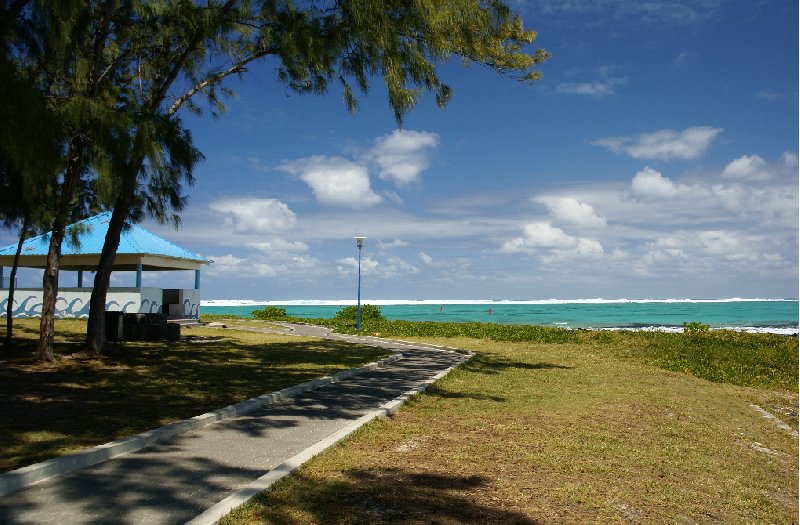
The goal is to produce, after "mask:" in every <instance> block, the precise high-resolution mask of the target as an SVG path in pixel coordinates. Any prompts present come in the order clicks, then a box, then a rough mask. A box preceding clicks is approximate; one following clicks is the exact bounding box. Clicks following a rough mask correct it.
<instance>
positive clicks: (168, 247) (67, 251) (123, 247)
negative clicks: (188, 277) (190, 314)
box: [0, 212, 211, 264]
mask: <svg viewBox="0 0 800 525" xmlns="http://www.w3.org/2000/svg"><path fill="white" fill-rule="evenodd" d="M110 219H111V212H105V213H101V214H99V215H95V216H94V217H89V218H88V219H84V220H82V221H79V222H76V223H75V224H71V225H70V226H68V227H67V233H66V235H65V236H64V241H63V242H62V244H61V256H62V257H64V256H69V255H96V254H99V253H100V252H101V251H102V249H103V243H104V242H105V238H106V232H107V231H108V222H109V220H110ZM76 227H77V228H78V231H79V233H78V241H79V243H78V244H77V245H75V244H73V243H72V242H71V240H70V239H71V235H70V231H71V230H72V229H74V228H76ZM49 245H50V233H46V234H44V235H39V236H37V237H31V238H30V239H28V240H26V241H25V243H24V244H23V245H22V252H21V254H20V255H21V256H23V257H24V256H47V251H48V247H49ZM16 251H17V244H16V243H14V244H11V245H9V246H5V247H3V248H0V256H9V255H10V256H13V255H14V254H15V253H16ZM123 254H129V255H154V256H159V257H167V258H172V259H183V260H188V261H195V262H197V263H200V264H205V263H209V262H211V261H209V260H208V259H206V258H205V257H202V256H201V255H198V254H196V253H193V252H190V251H189V250H187V249H185V248H181V247H180V246H178V245H177V244H174V243H172V242H169V241H167V240H165V239H162V238H161V237H159V236H158V235H156V234H154V233H152V232H149V231H147V230H145V229H144V228H142V227H141V226H137V225H136V224H131V225H130V227H129V228H127V229H124V230H123V231H122V234H121V236H120V241H119V248H118V249H117V256H118V258H119V256H120V255H123Z"/></svg>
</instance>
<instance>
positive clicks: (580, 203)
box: [0, 0, 798, 302]
mask: <svg viewBox="0 0 800 525" xmlns="http://www.w3.org/2000/svg"><path fill="white" fill-rule="evenodd" d="M509 5H510V6H511V7H512V8H513V9H514V10H515V11H516V12H517V13H519V14H520V15H521V16H522V19H523V21H524V23H525V25H526V27H529V28H532V29H534V30H536V31H537V33H538V37H537V39H536V41H535V43H534V44H533V46H531V51H533V50H534V49H536V48H540V47H541V48H544V49H546V50H547V51H549V52H550V53H551V55H552V58H551V59H550V60H549V61H547V62H546V63H545V64H543V65H541V66H540V67H539V71H541V73H542V75H543V76H542V79H541V80H539V81H538V82H536V83H534V84H533V85H530V84H523V83H519V82H517V81H515V80H514V79H512V78H508V77H503V76H501V75H498V74H497V73H496V72H494V71H492V70H490V69H488V68H486V67H483V66H480V65H477V64H472V65H471V66H469V67H467V68H465V67H464V66H463V64H462V63H461V61H460V60H453V61H452V62H449V63H445V64H442V65H440V68H439V71H440V76H441V78H442V80H443V81H444V82H445V83H447V84H449V85H450V86H451V87H452V89H453V98H452V100H451V102H450V103H449V104H448V106H447V107H446V108H445V109H444V110H442V109H439V108H438V107H436V104H435V101H434V100H433V96H432V95H423V97H422V98H421V100H420V102H419V104H418V106H417V107H416V108H415V109H414V110H412V111H411V112H410V113H408V115H407V116H406V117H405V120H404V122H403V127H402V129H400V128H398V126H397V124H396V122H395V120H394V117H393V113H392V111H391V109H390V108H389V105H388V102H387V99H386V92H385V89H383V87H382V86H381V85H380V79H375V81H373V83H372V85H371V89H370V92H369V94H368V95H367V96H366V97H361V99H360V106H359V109H358V112H357V113H356V114H355V115H353V114H350V113H349V112H348V111H347V108H346V106H345V104H344V101H343V98H342V94H341V90H340V89H338V88H337V87H336V86H333V87H332V88H331V90H330V92H329V93H328V94H327V95H325V96H314V95H297V94H294V93H292V92H290V91H289V90H288V89H286V88H285V87H284V86H282V85H281V84H280V83H279V82H278V81H277V76H276V70H275V64H274V63H271V62H265V63H263V64H259V65H257V66H255V67H251V68H250V70H249V71H248V73H247V74H246V75H245V77H244V78H243V79H242V80H241V81H239V80H235V81H232V82H231V83H230V84H229V86H230V87H231V88H232V89H233V90H234V91H235V92H236V93H237V98H236V99H235V100H231V101H229V102H228V104H227V105H228V111H227V113H226V114H225V115H223V116H222V117H221V118H219V119H212V118H211V117H210V115H208V112H207V114H206V116H204V117H202V118H196V117H192V116H188V115H186V116H184V122H185V123H186V124H187V125H188V127H189V128H190V129H191V131H192V134H193V137H194V140H195V143H196V145H197V147H198V148H199V149H200V150H201V151H202V152H203V154H204V156H205V160H204V161H203V162H202V163H201V164H200V165H199V166H198V168H197V169H196V172H195V178H196V182H195V185H194V186H193V187H192V188H190V189H189V191H188V196H189V199H190V200H189V202H190V203H189V206H188V207H187V209H186V210H185V211H184V212H183V214H182V217H183V225H182V227H181V229H179V230H177V231H176V230H174V229H173V228H170V227H168V226H161V225H158V224H155V223H153V222H146V223H144V224H143V226H144V227H146V228H147V229H150V230H151V231H153V232H155V233H157V234H159V235H161V236H163V237H164V238H167V239H169V240H171V241H173V242H175V243H177V244H179V245H181V246H183V247H185V248H187V249H189V250H192V251H194V252H197V253H199V254H201V255H203V256H205V257H207V258H209V259H212V260H213V261H214V262H213V264H211V265H209V266H208V267H206V268H204V269H203V272H202V277H201V288H202V296H203V299H252V300H272V301H280V300H298V299H318V300H337V299H339V300H341V299H355V295H356V288H357V267H358V257H359V253H358V250H357V248H356V244H355V241H354V240H353V237H354V236H357V235H361V236H366V237H367V238H366V240H365V242H364V247H363V250H362V252H361V274H362V301H367V302H368V301H369V299H373V300H377V299H381V300H386V299H412V300H413V299H551V298H552V299H588V298H606V299H617V298H631V299H644V298H650V299H658V298H694V299H701V298H732V297H744V298H789V297H797V296H798V5H797V2H796V1H794V0H764V1H751V0H743V1H726V0H687V1H684V0H672V1H660V0H654V1H648V2H639V1H638V0H600V1H594V0H591V1H590V0H586V1H582V0H572V1H561V0H552V1H551V0H530V1H524V0H514V1H511V2H510V3H509ZM0 241H4V242H3V244H10V243H11V242H14V235H13V232H8V231H2V232H0ZM183 274H185V275H183ZM24 279H32V280H33V281H34V284H33V285H38V284H36V283H35V281H36V280H37V279H38V281H39V283H40V282H41V281H40V277H38V276H34V277H24ZM70 279H71V277H62V281H61V282H62V285H65V286H70V285H72V284H70ZM132 280H133V277H132V275H128V274H124V273H115V274H114V275H113V276H112V285H122V286H126V285H130V282H132ZM193 283H194V275H193V274H192V273H191V272H181V274H178V273H176V272H172V273H169V274H166V273H162V274H155V273H154V274H145V276H144V284H145V285H146V286H147V285H153V286H166V287H175V286H177V287H180V286H186V287H192V286H193ZM24 285H26V283H25V282H24V281H21V282H20V286H24Z"/></svg>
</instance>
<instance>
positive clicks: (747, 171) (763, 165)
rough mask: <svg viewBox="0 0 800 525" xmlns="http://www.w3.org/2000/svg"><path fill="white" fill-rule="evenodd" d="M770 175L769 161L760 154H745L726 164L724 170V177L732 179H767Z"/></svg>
mask: <svg viewBox="0 0 800 525" xmlns="http://www.w3.org/2000/svg"><path fill="white" fill-rule="evenodd" d="M770 175H771V174H770V172H769V171H768V169H767V161H765V160H764V159H762V158H761V157H759V156H758V155H743V156H741V157H739V158H738V159H736V160H734V161H733V162H731V163H730V164H728V165H727V166H725V169H724V170H723V172H722V176H723V177H727V178H731V179H750V180H765V179H768V178H770Z"/></svg>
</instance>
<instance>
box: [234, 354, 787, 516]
mask: <svg viewBox="0 0 800 525" xmlns="http://www.w3.org/2000/svg"><path fill="white" fill-rule="evenodd" d="M429 341H431V342H438V343H439V344H444V345H447V346H458V347H461V348H469V349H472V350H474V351H477V352H478V355H477V356H476V357H475V358H473V360H472V361H470V362H469V363H467V364H465V365H464V366H462V367H461V368H459V369H457V370H455V371H454V372H453V373H451V374H450V375H449V376H447V377H446V378H444V379H443V380H441V381H439V382H437V383H436V384H435V385H434V386H433V387H432V388H431V389H429V390H428V392H427V393H426V394H424V395H421V396H417V397H416V398H414V399H413V400H412V401H411V403H410V404H409V405H407V406H406V407H404V408H403V409H401V410H400V411H398V412H397V413H396V414H395V415H394V416H393V417H391V418H389V419H383V420H379V421H376V422H374V423H372V424H370V425H368V426H367V427H365V428H363V429H362V430H360V431H359V432H358V433H356V434H355V435H354V436H353V437H352V438H350V439H349V440H347V441H346V442H344V443H342V444H340V445H339V446H336V447H335V448H333V449H331V450H330V451H328V452H326V453H325V454H323V455H321V456H318V457H317V458H315V459H314V460H312V461H311V462H309V463H308V464H307V465H306V466H304V467H303V468H301V469H300V470H299V471H298V473H297V474H296V475H294V476H291V477H290V478H288V479H287V480H286V481H284V482H282V483H280V484H278V485H277V486H276V487H274V488H273V489H272V490H270V491H268V492H267V493H265V494H264V495H262V496H261V497H259V498H257V499H256V500H255V501H254V502H252V503H251V504H249V505H247V506H245V507H244V508H242V509H239V510H237V511H235V512H234V513H232V514H231V515H230V516H228V517H227V518H225V519H224V520H223V522H222V523H225V524H227V525H230V524H232V523H241V524H245V523H246V524H263V523H528V524H532V523H559V524H561V523H567V524H570V523H580V524H583V523H712V522H720V523H796V519H797V513H798V505H797V498H798V483H797V481H798V480H797V471H798V457H797V439H796V438H795V437H793V436H792V435H791V434H790V433H788V432H786V431H785V430H781V429H779V428H777V427H776V426H775V425H774V424H773V422H771V421H769V420H767V419H765V418H763V417H762V416H761V415H760V414H759V413H757V412H756V411H755V410H754V409H752V408H751V407H750V404H751V403H755V404H759V405H760V406H763V407H765V408H767V409H768V410H770V409H772V410H774V412H773V413H775V414H776V415H777V416H779V417H782V419H783V420H784V421H787V420H791V419H792V417H794V418H795V419H796V412H795V413H794V416H792V415H791V414H789V413H781V412H780V410H777V409H776V407H784V408H786V409H787V410H792V409H793V408H794V407H796V406H797V392H796V391H784V390H769V389H764V388H759V389H755V388H749V387H740V386H733V385H730V384H724V383H712V382H710V381H707V380H704V379H700V378H697V377H693V376H691V375H688V374H684V373H679V372H670V371H666V370H663V369H660V368H657V367H655V366H652V365H648V364H646V363H642V362H639V361H636V360H631V359H625V358H621V357H620V352H619V349H613V348H607V347H604V346H603V345H601V344H595V345H592V344H534V343H501V342H491V341H487V340H474V339H442V340H438V341H437V340H429ZM772 410H771V411H772ZM787 422H788V421H787ZM794 425H795V426H796V421H795V423H794Z"/></svg>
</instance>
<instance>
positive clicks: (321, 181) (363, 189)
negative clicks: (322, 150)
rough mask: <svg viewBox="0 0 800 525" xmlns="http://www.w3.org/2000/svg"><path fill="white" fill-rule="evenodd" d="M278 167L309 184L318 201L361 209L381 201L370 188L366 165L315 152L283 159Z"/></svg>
mask: <svg viewBox="0 0 800 525" xmlns="http://www.w3.org/2000/svg"><path fill="white" fill-rule="evenodd" d="M279 169H281V170H283V171H286V172H288V173H291V174H293V175H296V176H298V177H299V178H300V180H302V181H303V182H305V183H306V184H308V186H309V188H311V191H312V192H313V193H314V197H315V198H316V199H317V201H318V202H320V203H321V204H325V205H330V206H346V207H350V208H362V207H367V206H373V205H375V204H378V203H379V202H381V201H382V200H383V199H382V198H381V197H380V195H377V194H376V193H374V192H373V191H372V189H371V188H370V180H369V174H368V173H367V168H366V167H364V166H362V165H360V164H357V163H355V162H352V161H350V160H348V159H345V158H342V157H325V156H321V155H316V156H313V157H307V158H303V159H298V160H294V161H287V162H284V163H282V164H281V165H280V166H279Z"/></svg>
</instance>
